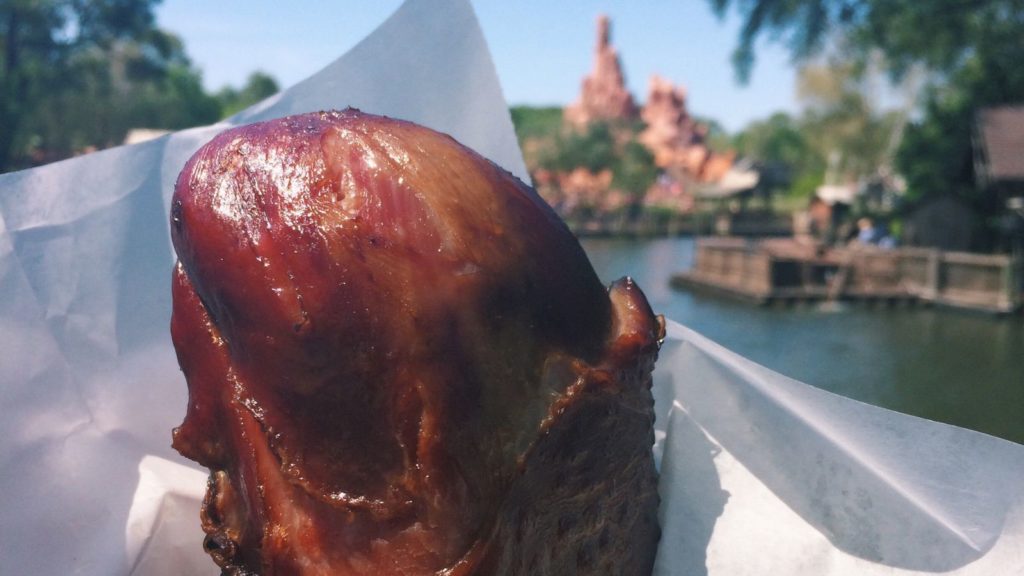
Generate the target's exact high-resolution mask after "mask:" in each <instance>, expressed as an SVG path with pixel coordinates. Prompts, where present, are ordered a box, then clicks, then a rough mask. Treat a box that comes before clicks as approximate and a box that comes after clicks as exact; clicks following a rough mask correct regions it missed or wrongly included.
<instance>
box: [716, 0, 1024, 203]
mask: <svg viewBox="0 0 1024 576" xmlns="http://www.w3.org/2000/svg"><path fill="white" fill-rule="evenodd" d="M709 2H710V3H711V6H712V8H713V9H715V10H716V11H717V12H718V13H719V14H720V15H722V14H725V13H726V12H727V11H728V10H729V9H730V8H733V7H736V8H737V9H738V10H739V11H740V13H741V16H742V18H743V19H744V25H743V27H742V29H741V32H740V38H739V44H738V47H737V49H736V52H735V54H734V63H735V65H736V69H737V73H738V75H739V76H740V78H741V79H745V78H747V77H749V74H750V70H751V66H752V64H753V62H754V46H755V42H756V40H757V39H758V38H759V37H760V36H761V35H767V36H768V37H769V38H772V39H781V40H782V41H783V42H786V43H788V45H789V47H790V50H791V53H792V55H793V57H794V59H795V60H797V61H806V60H807V59H808V58H809V57H811V56H813V55H815V54H818V53H820V52H821V51H822V49H823V48H824V47H825V46H826V45H827V44H829V43H840V42H841V43H842V45H843V46H844V48H847V54H848V55H849V56H850V57H852V58H854V59H855V60H859V61H860V62H864V61H866V60H867V59H868V58H870V57H871V55H872V54H873V53H875V52H876V51H877V52H880V53H881V54H882V55H883V56H884V59H885V62H886V66H887V68H888V70H889V72H891V74H892V76H893V77H894V78H899V77H901V76H902V75H903V74H905V73H906V72H907V71H908V70H911V69H913V68H915V67H918V68H920V69H923V70H924V71H925V72H926V74H927V82H926V85H925V89H924V90H923V94H924V99H923V101H924V103H923V107H922V108H921V110H920V116H919V118H918V119H917V120H916V121H914V122H912V123H911V124H910V125H909V126H908V127H907V128H906V131H905V134H904V136H903V139H902V142H901V144H900V146H899V148H898V149H897V150H896V167H897V168H898V169H899V170H900V172H902V173H903V174H904V175H905V177H906V181H907V187H908V196H909V197H910V198H911V199H914V198H917V199H922V198H925V197H929V196H934V195H944V194H955V195H959V196H961V197H963V198H965V199H966V200H968V201H969V202H970V203H971V204H972V205H973V206H974V207H975V209H976V210H977V211H978V212H979V214H980V215H981V216H982V217H991V216H992V215H993V214H994V212H995V211H997V210H998V209H999V208H998V205H997V204H996V203H995V202H994V199H993V198H991V197H988V196H985V195H984V194H982V193H981V192H980V191H978V190H977V189H976V185H975V178H974V171H973V162H972V153H973V151H972V138H971V134H972V130H973V127H974V123H975V118H976V115H977V113H978V111H980V110H981V109H983V108H985V107H990V106H998V105H1005V104H1019V103H1021V102H1022V101H1024V67H1022V66H1021V62H1024V42H1021V38H1024V0H972V1H967V0H935V1H932V2H896V1H893V0H751V1H740V0H736V1H733V0H709Z"/></svg>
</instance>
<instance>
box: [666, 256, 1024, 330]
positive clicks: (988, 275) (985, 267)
mask: <svg viewBox="0 0 1024 576" xmlns="http://www.w3.org/2000/svg"><path fill="white" fill-rule="evenodd" d="M1022 279H1024V266H1022V261H1021V259H1020V258H1012V257H1010V256H1006V255H990V254H973V253H965V252H943V251H940V250H932V249H924V248H899V249H890V250H885V249H881V248H877V247H871V246H865V247H852V248H837V249H820V248H818V247H815V246H812V245H806V244H800V243H798V242H795V241H793V240H791V239H784V240H783V239H768V240H760V241H753V240H747V239H743V238H701V239H698V240H697V252H696V258H695V263H694V267H693V269H692V270H689V271H687V272H684V273H681V274H677V275H675V276H673V278H672V285H673V286H675V287H677V288H697V289H706V290H710V291H713V292H716V293H721V294H726V295H730V296H734V297H738V298H742V299H745V300H749V301H752V302H755V303H758V304H767V303H771V302H805V301H806V302H815V301H869V302H881V303H888V304H904V303H917V302H921V303H926V304H936V305H942V306H951V307H955V308H964V309H970V310H979V311H983V312H991V313H997V314H1005V313H1010V312H1014V311H1016V310H1019V309H1020V308H1021V304H1022V294H1021V287H1022V286H1024V280H1022Z"/></svg>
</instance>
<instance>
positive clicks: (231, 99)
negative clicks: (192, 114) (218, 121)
mask: <svg viewBox="0 0 1024 576" xmlns="http://www.w3.org/2000/svg"><path fill="white" fill-rule="evenodd" d="M280 90H281V88H280V86H278V85H277V80H274V78H273V77H272V76H270V75H269V74H267V73H265V72H260V71H256V72H253V73H252V74H250V75H249V78H248V79H247V80H246V81H245V85H244V86H242V88H241V89H236V88H233V87H231V86H226V87H224V88H221V89H220V91H218V92H217V94H216V98H217V101H218V102H219V104H220V113H221V115H222V116H224V117H227V116H231V115H233V114H235V113H237V112H241V111H242V110H244V109H246V108H248V107H249V106H252V105H253V104H256V103H257V102H260V101H261V100H263V99H265V98H268V97H270V96H273V95H274V94H277V93H278V92H279V91H280Z"/></svg>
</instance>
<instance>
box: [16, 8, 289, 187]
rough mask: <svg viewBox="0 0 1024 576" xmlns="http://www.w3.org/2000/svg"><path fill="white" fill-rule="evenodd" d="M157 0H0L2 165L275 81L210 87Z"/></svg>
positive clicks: (199, 112) (159, 124) (214, 110)
mask: <svg viewBox="0 0 1024 576" xmlns="http://www.w3.org/2000/svg"><path fill="white" fill-rule="evenodd" d="M155 4H156V1H155V0H0V172H7V171H11V170H18V169H22V168H28V167H31V166H35V165H39V164H43V163H46V162H52V161H54V160H59V159H62V158H67V157H69V156H72V155H75V154H78V153H81V152H85V151H89V150H93V149H100V148H106V147H110V146H115V145H118V144H120V143H121V142H123V140H124V137H125V135H126V134H127V132H128V131H129V130H130V129H132V128H155V129H168V130H177V129H182V128H187V127H191V126H197V125H203V124H210V123H212V122H216V121H217V120H219V119H221V118H223V117H225V116H228V115H230V114H232V113H234V112H237V111H238V110H241V109H242V108H244V107H246V106H248V105H250V104H252V103H255V102H258V101H259V100H261V99H263V98H265V97H267V96H269V95H271V94H273V93H275V92H277V91H278V85H277V83H276V82H275V81H274V79H273V78H271V77H270V76H268V75H266V74H264V73H260V72H254V73H253V74H252V75H251V76H250V77H249V79H248V81H247V83H246V84H245V85H244V86H243V87H241V88H231V87H227V88H224V89H222V90H220V91H218V92H215V93H208V92H207V91H205V90H204V88H203V85H202V77H201V74H200V72H199V70H198V69H197V68H196V67H195V66H194V65H193V64H192V62H191V61H190V60H189V58H188V55H187V53H186V51H185V46H184V45H183V44H182V42H181V39H180V38H178V37H177V36H175V35H174V34H172V33H170V32H168V31H165V30H161V29H160V28H159V27H157V25H156V20H155V15H154V6H155Z"/></svg>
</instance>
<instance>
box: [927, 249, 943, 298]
mask: <svg viewBox="0 0 1024 576" xmlns="http://www.w3.org/2000/svg"><path fill="white" fill-rule="evenodd" d="M927 278H928V279H927V283H926V286H927V287H926V288H925V291H924V295H925V298H927V299H929V300H936V299H938V297H939V294H941V293H942V286H941V284H942V252H941V251H940V250H938V249H934V250H932V251H931V252H929V253H928V275H927Z"/></svg>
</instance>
